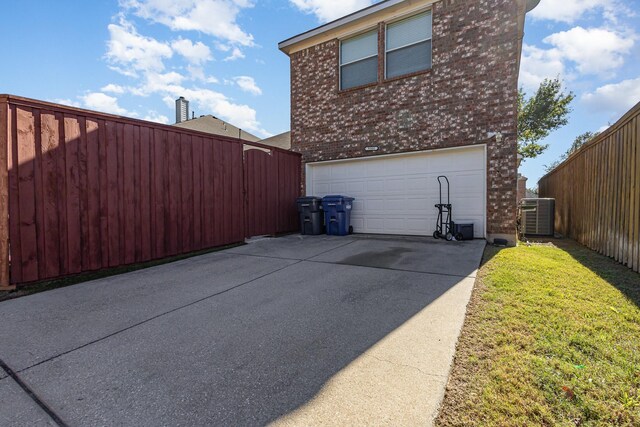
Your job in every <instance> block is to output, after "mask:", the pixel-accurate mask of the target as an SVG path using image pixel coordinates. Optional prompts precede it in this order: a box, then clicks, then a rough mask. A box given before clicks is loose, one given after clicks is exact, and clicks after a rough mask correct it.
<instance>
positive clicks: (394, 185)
mask: <svg viewBox="0 0 640 427" xmlns="http://www.w3.org/2000/svg"><path fill="white" fill-rule="evenodd" d="M307 172H308V175H307V176H308V183H307V184H308V186H307V192H308V194H310V195H315V196H325V195H328V194H344V195H347V196H352V197H355V199H356V200H355V201H354V205H353V211H352V217H351V224H352V225H353V228H354V231H355V232H359V233H379V234H409V235H431V234H432V233H433V230H434V228H435V222H436V218H437V210H436V209H435V207H434V205H435V204H436V203H439V193H438V181H437V177H438V176H439V175H446V176H447V177H448V178H449V181H450V182H451V203H452V204H453V211H454V217H453V218H454V220H456V221H458V222H472V223H473V224H474V231H475V235H476V237H484V232H485V230H484V223H485V182H486V178H485V176H486V174H485V157H484V148H483V147H482V146H479V147H475V148H465V149H456V150H447V151H442V152H431V153H413V154H408V155H401V156H384V157H376V158H373V159H371V158H369V159H354V160H351V161H341V162H336V163H320V164H315V165H314V164H309V170H308V171H307ZM443 190H444V191H445V194H444V198H445V200H446V188H443ZM443 201H444V200H443Z"/></svg>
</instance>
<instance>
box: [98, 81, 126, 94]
mask: <svg viewBox="0 0 640 427" xmlns="http://www.w3.org/2000/svg"><path fill="white" fill-rule="evenodd" d="M100 90H101V91H102V92H111V93H125V92H126V88H125V87H123V86H120V85H116V84H113V83H109V84H108V85H106V86H103V87H102V88H101V89H100Z"/></svg>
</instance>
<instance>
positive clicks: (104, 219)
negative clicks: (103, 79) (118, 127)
mask: <svg viewBox="0 0 640 427" xmlns="http://www.w3.org/2000/svg"><path fill="white" fill-rule="evenodd" d="M97 123H98V162H99V170H98V176H99V178H100V185H99V189H100V266H101V267H103V268H104V267H108V266H109V265H111V263H110V262H109V244H110V241H111V240H110V235H109V173H108V170H109V169H108V162H107V125H106V122H105V121H104V120H97Z"/></svg>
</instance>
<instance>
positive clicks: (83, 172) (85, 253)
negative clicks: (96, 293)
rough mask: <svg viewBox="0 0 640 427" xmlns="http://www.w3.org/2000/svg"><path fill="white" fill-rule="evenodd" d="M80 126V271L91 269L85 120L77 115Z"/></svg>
mask: <svg viewBox="0 0 640 427" xmlns="http://www.w3.org/2000/svg"><path fill="white" fill-rule="evenodd" d="M78 124H79V126H80V140H79V141H78V142H79V144H78V191H79V202H80V248H81V259H82V268H81V271H87V270H91V266H90V265H91V261H90V255H91V252H90V247H89V187H88V185H89V183H88V177H89V173H88V171H87V157H88V148H87V120H86V118H85V117H82V116H80V117H78Z"/></svg>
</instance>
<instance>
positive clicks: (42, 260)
mask: <svg viewBox="0 0 640 427" xmlns="http://www.w3.org/2000/svg"><path fill="white" fill-rule="evenodd" d="M33 114H34V124H35V132H34V133H35V135H34V136H35V153H36V157H35V159H34V168H35V181H34V183H35V207H36V238H37V259H38V278H42V277H47V265H46V254H45V240H44V237H45V236H44V215H45V206H44V183H43V179H44V175H43V169H42V126H41V114H40V110H38V109H34V110H33Z"/></svg>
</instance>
